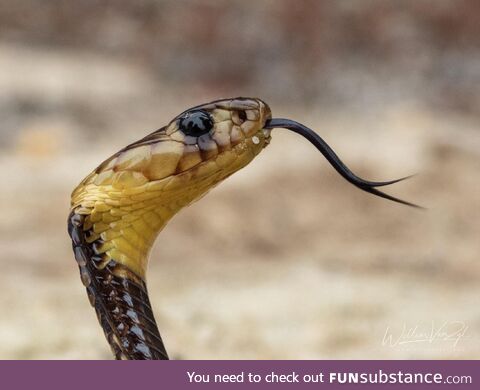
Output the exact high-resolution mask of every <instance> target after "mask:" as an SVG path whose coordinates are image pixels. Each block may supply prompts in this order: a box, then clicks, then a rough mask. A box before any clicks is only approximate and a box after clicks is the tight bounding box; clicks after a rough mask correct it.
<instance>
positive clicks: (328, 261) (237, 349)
mask: <svg viewBox="0 0 480 390" xmlns="http://www.w3.org/2000/svg"><path fill="white" fill-rule="evenodd" d="M0 53H1V55H0V89H1V90H2V91H3V94H4V95H2V96H12V95H15V96H17V98H18V100H20V101H21V100H22V98H24V97H28V98H29V99H39V100H42V101H44V102H49V106H48V107H49V109H48V110H44V111H42V112H41V114H39V115H35V113H34V114H31V113H30V115H28V119H25V117H22V115H20V114H19V115H17V116H15V115H13V114H11V112H12V110H11V108H9V107H8V105H5V104H3V110H4V112H3V113H2V117H3V119H4V120H3V123H4V128H3V134H2V142H3V145H2V153H1V155H0V166H1V167H2V169H1V170H0V180H1V182H2V191H0V215H1V218H0V252H1V253H2V272H1V273H0V285H1V286H2V294H1V295H0V308H1V309H2V312H3V315H2V316H1V317H0V358H3V359H73V358H76V359H77V358H80V359H93V358H95V359H98V358H99V359H103V358H110V356H111V355H110V351H109V349H108V346H107V343H106V342H105V340H104V336H103V333H102V331H101V329H100V327H99V325H98V323H97V320H96V316H95V313H94V311H93V310H92V308H91V307H90V305H89V304H88V300H87V297H86V294H85V291H84V288H83V286H82V284H81V283H80V280H79V276H78V270H77V267H76V264H75V261H74V259H73V255H72V253H71V248H70V242H69V238H68V236H67V232H66V217H67V214H68V207H69V195H70V192H71V190H72V189H73V187H74V186H75V185H76V184H77V183H78V182H79V181H80V180H81V178H82V177H83V176H85V175H86V174H87V173H88V172H89V171H90V170H91V169H93V168H94V167H95V166H96V165H97V164H98V163H99V162H100V161H102V160H103V159H104V158H105V157H107V156H108V155H110V154H111V153H113V152H115V151H116V150H118V149H119V148H120V147H122V146H124V145H125V144H127V143H128V142H132V141H134V140H136V139H138V138H140V137H142V136H143V135H145V134H146V133H147V132H150V131H152V130H153V129H155V128H157V127H160V126H161V125H162V124H164V123H166V122H167V121H168V120H169V119H170V118H171V117H173V116H174V115H176V114H177V113H178V112H180V111H183V109H185V108H186V107H188V106H191V105H195V104H197V103H200V102H201V101H198V100H196V101H194V100H193V99H190V98H189V97H176V96H181V95H175V94H174V93H173V92H174V91H171V90H165V91H164V93H163V94H161V95H159V94H158V93H157V92H156V91H157V90H154V89H152V88H151V87H150V86H151V85H152V83H154V82H156V81H154V80H152V79H150V78H149V77H147V76H145V74H143V73H142V72H141V70H140V69H139V68H138V65H136V64H134V63H132V64H130V63H122V64H117V63H113V62H112V61H111V60H109V59H108V58H104V57H101V56H95V55H91V54H85V53H83V54H82V53H80V54H79V53H75V54H74V53H69V52H68V51H61V52H56V51H51V52H47V53H45V51H38V52H35V51H33V52H32V50H31V49H28V50H26V49H18V48H14V47H10V46H6V45H3V46H1V47H0ZM79 56H80V57H79ZM79 58H81V63H82V64H83V65H79ZM18 64H22V65H21V66H19V65H18ZM58 64H61V65H58ZM85 64H87V65H85ZM55 66H57V67H55ZM32 75H36V76H35V77H34V76H32ZM39 75H43V76H42V77H39ZM86 80H88V82H86ZM92 80H93V81H92ZM165 95H167V96H169V98H168V99H166V98H165ZM210 98H214V96H211V97H210V96H206V97H205V100H209V99H210ZM6 101H7V103H8V100H6ZM24 101H26V102H27V103H28V99H27V100H26V98H25V99H24ZM87 101H88V102H89V103H88V104H90V105H87V103H85V102H87ZM79 102H80V103H82V102H83V103H84V104H85V105H84V106H82V104H80V103H79ZM27 103H25V104H26V108H25V107H23V108H22V107H20V108H18V107H17V108H16V110H17V111H18V112H20V113H21V109H24V110H28V104H27ZM270 103H271V106H272V109H273V110H274V113H275V114H276V115H278V116H281V117H291V118H292V119H297V120H300V121H302V122H304V123H305V124H307V125H310V126H312V127H313V128H314V129H317V130H318V131H319V133H321V134H322V136H324V137H325V139H327V140H328V141H329V142H330V144H331V145H332V147H334V148H335V150H336V151H337V152H338V154H339V155H340V156H341V157H342V158H343V159H344V161H345V162H346V163H347V164H348V165H349V166H350V167H351V168H352V169H353V170H354V171H355V172H357V173H358V174H359V175H360V176H363V177H366V178H370V179H376V180H384V179H390V178H395V177H399V176H404V175H408V174H411V173H415V172H417V173H419V175H418V176H416V177H415V178H413V179H411V180H410V181H407V182H405V183H401V184H397V185H395V186H394V187H392V188H390V189H389V192H390V193H392V194H395V195H397V196H400V197H404V198H406V199H408V200H412V201H415V202H418V203H420V204H422V205H425V206H427V207H428V210H426V211H417V210H413V209H410V208H407V207H403V206H400V205H396V204H393V203H389V202H387V201H384V200H382V199H379V198H375V197H373V196H370V195H368V194H365V193H362V192H360V191H358V190H356V189H355V188H353V187H352V186H350V185H348V183H346V182H345V181H343V180H342V179H341V178H340V177H339V176H338V175H337V174H336V173H335V172H334V171H333V169H332V168H331V167H330V166H329V165H328V164H327V163H326V162H325V160H324V159H323V158H322V157H321V156H320V154H319V153H317V152H316V151H315V150H314V149H313V148H312V147H311V146H310V145H309V144H307V143H306V142H305V141H304V140H302V139H300V138H299V137H298V136H295V135H294V134H289V133H286V132H285V131H281V130H278V131H276V132H275V133H274V134H273V137H274V139H273V141H272V143H271V145H270V146H269V147H268V149H266V150H265V151H264V152H263V153H262V155H261V156H260V157H259V158H258V159H257V160H256V161H254V162H253V163H252V164H251V165H250V166H248V167H247V168H245V169H244V170H243V171H241V172H239V173H238V174H236V175H234V176H233V177H232V178H230V179H228V181H227V182H225V183H223V184H222V185H221V186H219V188H217V189H215V190H214V191H213V192H212V193H210V194H209V195H208V196H207V197H205V198H204V199H202V200H201V201H200V202H199V203H197V204H195V205H193V206H191V207H190V208H188V209H186V210H184V211H182V212H181V213H180V215H178V217H176V218H175V219H174V220H173V221H172V222H171V223H170V224H169V226H168V227H167V228H166V230H165V231H164V232H163V233H162V234H161V235H160V237H159V239H158V241H157V244H156V246H155V249H154V251H153V253H152V259H151V263H150V270H149V275H148V283H149V289H150V293H151V300H152V304H153V306H154V311H155V313H156V316H157V321H158V323H159V326H160V330H161V333H162V335H163V337H164V339H165V342H166V345H167V349H168V350H169V352H170V354H171V356H172V357H173V358H181V359H201V358H211V359H226V358H232V359H233V358H237V359H258V358H259V359H317V358H321V359H330V358H339V359H348V358H360V359H363V358H365V359H401V358H433V359H437V358H438V359H440V358H455V359H463V358H480V353H479V351H480V312H479V310H478V297H479V296H480V284H479V283H478V281H479V278H480V262H479V254H480V242H479V238H480V186H479V180H478V179H479V176H478V172H479V170H480V136H479V133H478V118H477V119H475V118H471V117H468V116H459V115H453V114H451V113H443V112H437V111H432V110H430V109H428V108H427V107H423V106H418V105H414V104H409V103H408V101H407V102H403V103H398V102H395V103H392V104H387V103H385V102H383V103H382V109H381V111H379V110H376V108H375V106H370V107H368V109H365V110H361V111H360V110H357V111H355V110H352V111H349V112H346V111H345V109H343V108H342V107H338V109H337V110H331V109H329V110H328V111H321V110H316V111H312V110H310V109H306V108H301V107H292V106H282V105H275V102H274V101H273V102H270ZM85 107H86V108H85ZM92 107H93V108H92ZM82 110H89V111H88V113H91V112H92V110H93V111H94V112H96V114H97V115H96V116H91V115H85V114H84V113H83V111H82ZM78 118H81V120H79V119H78ZM96 128H97V129H98V128H100V129H109V130H105V131H104V132H102V131H100V132H98V133H96V132H95V130H92V129H96Z"/></svg>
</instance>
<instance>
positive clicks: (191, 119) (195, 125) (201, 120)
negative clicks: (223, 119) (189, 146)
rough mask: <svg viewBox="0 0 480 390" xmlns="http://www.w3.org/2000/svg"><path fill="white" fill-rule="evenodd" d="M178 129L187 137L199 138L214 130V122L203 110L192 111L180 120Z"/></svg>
mask: <svg viewBox="0 0 480 390" xmlns="http://www.w3.org/2000/svg"><path fill="white" fill-rule="evenodd" d="M178 127H179V128H180V130H182V131H183V132H184V133H185V135H191V136H194V137H199V136H201V135H203V134H206V133H208V132H209V131H210V130H212V127H213V121H212V118H211V117H210V115H209V114H208V113H207V112H205V111H203V110H196V111H190V112H187V113H186V114H185V116H184V117H183V118H181V119H180V122H179V123H178Z"/></svg>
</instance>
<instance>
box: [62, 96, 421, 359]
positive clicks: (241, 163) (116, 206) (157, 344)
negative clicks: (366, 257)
mask: <svg viewBox="0 0 480 390" xmlns="http://www.w3.org/2000/svg"><path fill="white" fill-rule="evenodd" d="M279 127H280V128H285V129H289V130H292V131H294V132H295V133H298V134H300V135H302V136H304V137H305V138H306V139H308V140H309V141H310V142H311V143H312V144H313V145H315V146H316V147H317V148H318V150H319V151H320V152H321V153H322V154H323V155H324V156H325V157H326V158H327V160H328V161H329V162H330V164H331V165H332V166H333V167H334V168H335V169H336V170H337V172H338V173H340V175H342V176H343V177H344V178H345V179H346V180H348V181H349V182H350V183H352V184H354V185H355V186H356V187H358V188H360V189H361V190H363V191H367V192H370V193H372V194H374V195H378V196H381V197H383V198H386V199H389V200H393V201H395V202H399V203H403V204H407V205H410V206H414V207H417V206H416V205H413V204H411V203H408V202H405V201H403V200H400V199H397V198H395V197H393V196H390V195H387V194H385V193H383V192H381V191H379V190H378V189H377V187H380V186H384V185H388V184H393V183H395V182H398V181H400V180H403V179H405V178H402V179H398V180H392V181H387V182H371V181H366V180H363V179H361V178H359V177H358V176H356V175H355V174H353V173H352V172H351V171H350V170H349V169H348V168H347V167H346V166H345V164H343V163H342V162H341V160H340V159H339V158H338V157H337V155H336V154H335V153H334V151H333V150H332V149H331V148H330V147H329V146H328V145H327V144H326V143H325V141H324V140H323V139H322V138H321V137H320V136H319V135H317V134H316V133H315V132H313V131H312V130H311V129H309V128H307V127H305V126H303V125H302V124H300V123H298V122H295V121H292V120H288V119H272V115H271V110H270V108H269V106H268V105H267V104H266V103H265V102H263V101H262V100H260V99H257V98H234V99H224V100H218V101H214V102H211V103H207V104H203V105H200V106H197V107H193V108H191V109H189V110H186V111H184V112H183V113H181V114H180V115H178V116H177V117H175V118H174V119H173V120H172V121H171V122H170V123H169V124H168V125H166V126H165V127H162V128H161V129H159V130H157V131H155V132H153V133H152V134H150V135H148V136H146V137H145V138H143V139H141V140H139V141H137V142H135V143H133V144H131V145H128V146H127V147H125V148H123V149H122V150H120V151H119V152H117V153H115V154H114V155H113V156H111V157H110V158H108V159H107V160H105V161H104V162H103V163H102V164H100V166H99V167H98V168H97V169H95V170H94V171H93V172H92V173H90V174H89V175H88V176H87V177H86V178H85V179H84V180H83V181H82V182H81V183H80V184H79V185H78V186H77V188H75V190H74V191H73V193H72V199H71V211H70V215H69V218H68V231H69V234H70V237H71V239H72V246H73V251H74V255H75V259H76V261H77V263H78V266H79V269H80V276H81V280H82V282H83V284H84V285H85V287H86V290H87V294H88V297H89V300H90V303H91V305H92V306H93V307H94V308H95V310H96V313H97V317H98V320H99V322H100V324H101V326H102V328H103V330H104V333H105V336H106V338H107V340H108V342H109V344H110V347H111V349H112V352H113V354H114V356H115V358H116V359H168V355H167V352H166V349H165V346H164V343H163V341H162V338H161V337H160V333H159V330H158V327H157V324H156V322H155V318H154V315H153V312H152V307H151V304H150V301H149V296H148V292H147V286H146V273H147V265H148V258H149V252H150V249H151V248H152V246H153V244H154V241H155V239H156V237H157V235H158V234H159V232H160V231H161V230H162V229H163V228H164V227H165V225H166V224H167V222H168V221H169V220H170V219H171V218H172V217H173V216H174V215H175V214H176V213H177V212H178V211H179V210H180V209H182V208H183V207H185V206H187V205H189V204H191V203H192V202H194V201H196V200H198V199H199V198H201V197H202V196H203V195H204V194H206V193H207V192H208V191H209V190H210V189H212V188H213V187H214V186H216V185H217V184H219V183H221V182H222V181H223V180H225V179H226V178H227V177H228V176H230V175H232V174H233V173H235V172H236V171H238V170H239V169H241V168H243V167H245V166H246V165H247V164H249V163H250V162H251V161H252V160H253V159H254V158H255V157H256V156H257V155H258V154H259V153H260V152H261V151H262V150H263V149H264V148H265V147H266V146H267V145H268V144H269V143H270V139H271V131H272V129H274V128H279Z"/></svg>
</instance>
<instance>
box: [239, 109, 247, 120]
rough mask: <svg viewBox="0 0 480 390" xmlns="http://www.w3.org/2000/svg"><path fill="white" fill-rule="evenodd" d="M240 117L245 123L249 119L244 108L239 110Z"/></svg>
mask: <svg viewBox="0 0 480 390" xmlns="http://www.w3.org/2000/svg"><path fill="white" fill-rule="evenodd" d="M238 119H240V121H241V122H242V123H243V122H245V121H246V120H247V113H246V112H245V111H243V110H241V111H238Z"/></svg>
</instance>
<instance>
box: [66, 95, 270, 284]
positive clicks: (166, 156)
mask: <svg viewBox="0 0 480 390" xmlns="http://www.w3.org/2000/svg"><path fill="white" fill-rule="evenodd" d="M195 109H202V110H205V111H207V112H209V113H210V115H211V117H212V118H213V122H214V127H213V129H212V130H211V131H210V132H209V133H208V134H205V135H203V136H201V137H198V138H197V137H192V136H185V135H184V134H183V132H182V131H181V130H179V129H178V126H177V125H178V118H179V117H181V116H182V115H183V114H185V113H182V114H180V115H179V116H178V117H176V118H175V119H173V120H172V121H171V122H170V123H169V124H168V125H167V126H166V127H164V128H162V129H160V130H158V131H156V132H154V133H152V134H150V135H149V136H147V137H145V138H144V139H142V140H140V141H138V142H136V143H134V144H132V145H130V146H128V147H126V148H125V149H123V150H121V151H120V152H118V153H116V154H115V155H113V156H112V157H110V158H109V159H108V160H106V161H105V162H103V163H102V164H101V165H100V166H99V167H98V168H97V169H96V170H95V171H94V172H92V173H91V174H90V175H88V176H87V177H86V178H85V179H84V180H83V181H82V182H81V183H80V185H79V186H78V187H77V188H76V189H75V190H74V191H73V193H72V203H71V207H72V210H74V212H75V213H76V214H80V215H85V216H86V217H85V222H84V226H83V230H84V231H90V236H88V237H87V238H86V240H87V242H89V243H94V242H95V241H96V242H102V243H101V244H100V245H99V246H98V247H96V248H95V252H96V253H99V254H101V255H102V262H101V264H100V269H101V268H102V267H105V266H106V265H107V264H108V262H109V261H110V260H115V261H116V262H117V263H119V264H123V265H124V266H125V267H126V268H127V269H128V270H130V271H132V272H133V273H134V274H135V275H136V276H137V277H138V278H140V279H141V280H145V274H146V270H147V263H148V256H149V252H150V249H151V247H152V245H153V243H154V241H155V238H156V237H157V235H158V234H159V232H160V231H161V230H162V228H163V227H164V226H165V225H166V223H167V222H168V221H169V220H170V218H172V217H173V216H174V215H175V214H176V213H177V212H178V211H179V210H180V209H181V208H183V207H185V206H186V205H188V204H190V203H192V202H194V201H195V200H197V199H199V198H200V197H201V196H202V195H204V194H205V193H206V192H207V191H209V190H210V189H211V188H213V187H214V186H215V185H217V184H218V183H220V182H221V181H223V180H224V179H225V178H227V177H228V176H230V175H231V174H232V173H234V172H236V171H238V170H239V169H241V168H243V167H244V166H246V165H247V164H248V163H249V162H250V161H252V160H253V159H254V158H255V157H256V156H257V155H258V154H259V153H260V151H261V150H262V149H263V148H264V147H265V146H266V145H268V143H269V141H270V130H266V129H263V127H264V125H265V121H266V120H267V119H270V118H271V111H270V108H269V107H268V106H267V105H266V104H265V103H264V102H263V101H261V100H260V99H244V98H237V99H228V100H220V101H217V102H212V103H209V104H206V105H202V106H198V107H195ZM99 239H100V241H99ZM94 245H95V244H94ZM115 272H117V273H122V272H123V271H122V268H119V269H118V270H117V271H115ZM116 276H119V277H131V275H126V274H125V275H122V274H117V275H116Z"/></svg>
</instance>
